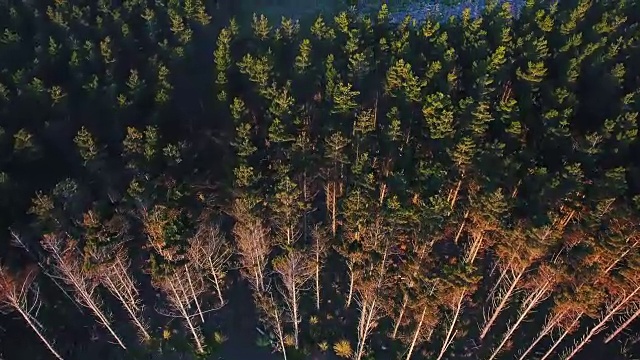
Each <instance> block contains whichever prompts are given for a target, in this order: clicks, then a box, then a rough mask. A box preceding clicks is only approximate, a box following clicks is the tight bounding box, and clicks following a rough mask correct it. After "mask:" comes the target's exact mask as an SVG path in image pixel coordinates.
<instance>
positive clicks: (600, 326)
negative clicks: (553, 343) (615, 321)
mask: <svg viewBox="0 0 640 360" xmlns="http://www.w3.org/2000/svg"><path fill="white" fill-rule="evenodd" d="M638 291H640V286H637V287H636V288H635V290H633V292H631V294H629V295H627V296H626V297H624V298H623V299H621V300H620V301H619V302H618V303H617V304H616V305H615V306H614V307H613V308H611V310H610V311H608V312H607V313H606V314H605V316H604V317H602V320H600V322H599V323H598V324H597V325H596V326H594V327H593V328H592V329H591V330H590V331H589V332H588V333H586V334H585V335H584V336H583V337H582V339H581V340H580V341H579V342H577V343H576V344H575V345H574V346H573V350H572V351H571V352H570V353H569V355H567V356H566V357H565V358H564V359H563V360H569V359H571V358H572V357H574V356H575V355H576V354H577V353H579V352H580V350H582V348H583V347H584V346H585V345H587V343H589V340H591V338H592V337H593V336H594V335H596V334H598V333H599V332H600V331H602V330H603V329H604V324H605V323H606V322H607V321H609V319H610V318H611V317H612V316H614V315H615V314H616V313H617V312H618V311H620V309H621V308H622V307H623V306H624V305H625V304H626V303H627V302H628V301H629V300H630V299H631V298H633V296H634V295H635V294H636V293H637V292H638Z"/></svg>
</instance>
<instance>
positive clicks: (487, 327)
mask: <svg viewBox="0 0 640 360" xmlns="http://www.w3.org/2000/svg"><path fill="white" fill-rule="evenodd" d="M524 270H525V269H524V267H523V269H522V270H521V271H520V272H519V273H518V274H517V275H516V277H515V278H514V279H513V280H512V281H511V286H509V289H508V290H507V292H506V293H505V294H504V295H503V296H502V299H501V300H500V304H498V307H496V308H495V311H494V312H493V315H491V318H490V319H489V321H487V323H486V324H485V325H484V328H483V329H482V332H481V333H480V340H482V339H484V337H485V336H487V333H488V332H489V330H490V329H491V326H493V323H494V322H495V321H496V319H497V318H498V315H500V313H501V312H502V310H504V307H505V306H506V305H507V304H508V300H509V299H510V298H511V295H513V292H514V290H515V289H516V288H517V285H518V282H519V281H520V278H521V277H522V275H523V274H524ZM505 272H506V271H505Z"/></svg>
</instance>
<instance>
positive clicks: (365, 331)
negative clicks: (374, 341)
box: [355, 297, 376, 360]
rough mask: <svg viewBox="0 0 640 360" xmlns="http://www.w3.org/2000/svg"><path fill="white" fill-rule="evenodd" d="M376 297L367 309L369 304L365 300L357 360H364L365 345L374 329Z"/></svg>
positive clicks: (361, 314)
mask: <svg viewBox="0 0 640 360" xmlns="http://www.w3.org/2000/svg"><path fill="white" fill-rule="evenodd" d="M375 306H376V297H374V298H373V300H372V301H371V305H369V306H368V307H367V302H366V301H365V300H363V304H362V311H361V313H360V319H361V320H360V324H359V326H358V328H359V329H358V349H357V352H356V356H355V360H360V359H362V356H363V355H364V348H365V344H366V341H367V339H368V338H369V334H370V333H371V330H372V329H373V326H372V323H373V317H374V315H375V313H376V308H375ZM365 318H366V320H364V322H363V321H362V319H365Z"/></svg>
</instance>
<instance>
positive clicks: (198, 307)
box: [184, 264, 204, 323]
mask: <svg viewBox="0 0 640 360" xmlns="http://www.w3.org/2000/svg"><path fill="white" fill-rule="evenodd" d="M184 272H185V273H186V274H187V281H188V282H189V290H190V291H191V296H192V297H193V302H195V303H196V309H198V315H200V320H202V322H203V323H204V316H203V315H202V309H201V308H200V301H198V297H197V296H196V293H195V291H194V290H193V283H192V282H191V274H190V271H189V267H188V266H187V265H186V264H185V265H184Z"/></svg>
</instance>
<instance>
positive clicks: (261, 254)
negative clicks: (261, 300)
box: [233, 209, 271, 293]
mask: <svg viewBox="0 0 640 360" xmlns="http://www.w3.org/2000/svg"><path fill="white" fill-rule="evenodd" d="M234 215H235V216H236V219H237V222H236V224H235V226H234V228H233V234H234V235H235V239H236V247H237V249H236V250H237V252H238V255H239V256H240V265H241V273H242V275H243V276H244V278H245V279H247V280H248V281H249V283H250V284H251V287H252V288H253V291H254V292H256V293H265V292H266V290H267V284H266V274H265V272H266V268H267V261H268V258H269V253H270V252H271V244H270V242H269V239H268V229H267V228H266V227H265V226H264V225H263V224H262V221H260V220H259V219H256V218H255V217H253V216H252V215H250V214H248V212H247V211H244V210H242V209H236V211H235V214H234Z"/></svg>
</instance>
